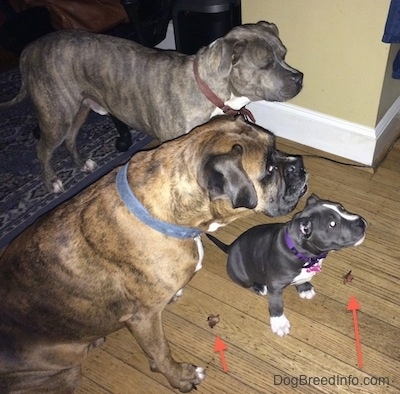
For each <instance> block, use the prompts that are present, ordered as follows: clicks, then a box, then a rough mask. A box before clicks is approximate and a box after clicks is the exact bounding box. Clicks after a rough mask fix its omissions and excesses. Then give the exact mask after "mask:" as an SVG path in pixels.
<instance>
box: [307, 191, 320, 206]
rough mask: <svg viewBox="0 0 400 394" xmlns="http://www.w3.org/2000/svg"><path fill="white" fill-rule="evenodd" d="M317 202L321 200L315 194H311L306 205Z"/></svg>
mask: <svg viewBox="0 0 400 394" xmlns="http://www.w3.org/2000/svg"><path fill="white" fill-rule="evenodd" d="M319 200H321V199H320V198H319V197H318V196H317V195H316V194H314V193H312V194H311V196H310V197H308V199H307V203H306V205H310V204H315V203H316V202H318V201H319Z"/></svg>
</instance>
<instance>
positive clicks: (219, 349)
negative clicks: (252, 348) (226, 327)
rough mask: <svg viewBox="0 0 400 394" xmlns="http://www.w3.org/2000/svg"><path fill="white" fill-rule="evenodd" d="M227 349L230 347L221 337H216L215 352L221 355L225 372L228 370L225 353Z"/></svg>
mask: <svg viewBox="0 0 400 394" xmlns="http://www.w3.org/2000/svg"><path fill="white" fill-rule="evenodd" d="M227 349H228V348H227V346H226V345H225V342H224V341H223V340H222V339H221V338H220V337H217V338H215V344H214V352H219V355H220V357H221V363H222V370H223V371H224V372H228V366H227V365H226V360H225V355H224V350H227Z"/></svg>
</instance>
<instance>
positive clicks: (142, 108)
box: [0, 22, 303, 193]
mask: <svg viewBox="0 0 400 394" xmlns="http://www.w3.org/2000/svg"><path fill="white" fill-rule="evenodd" d="M285 55H286V48H285V47H284V45H283V44H282V42H281V40H280V39H279V35H278V29H277V27H276V26H275V25H274V24H272V23H268V22H258V23H256V24H246V25H242V26H237V27H235V28H234V29H233V30H231V31H230V32H229V33H228V34H227V35H226V36H224V37H221V38H219V39H217V40H216V41H214V42H213V43H212V44H210V45H209V46H207V47H204V48H202V49H200V50H199V51H198V53H197V54H195V55H190V56H188V55H184V54H181V53H178V52H176V51H162V50H156V49H152V48H146V47H143V46H141V45H139V44H137V43H135V42H133V41H130V40H125V39H121V38H117V37H111V36H107V35H104V34H93V33H88V32H82V31H57V32H55V33H51V34H49V35H47V36H44V37H42V38H40V39H38V40H36V41H35V42H33V43H31V44H30V45H29V46H27V47H26V48H25V49H24V51H23V53H22V55H21V58H20V70H21V73H22V86H21V90H20V92H19V94H18V95H17V96H16V97H15V98H14V99H12V100H10V101H8V102H7V103H2V104H0V109H1V108H2V107H3V108H4V107H6V106H9V105H13V104H16V103H18V102H19V101H21V100H22V99H24V98H25V97H26V96H27V95H29V96H30V98H31V99H32V101H33V104H34V106H35V109H36V114H37V119H38V125H39V127H40V130H41V134H40V135H41V138H40V140H39V141H38V145H37V153H38V158H39V161H40V165H41V170H42V174H43V178H44V181H45V184H46V186H47V188H48V189H49V190H50V191H53V192H55V193H57V192H61V191H63V185H62V181H61V180H60V179H59V178H58V176H57V175H56V173H55V171H54V169H53V167H52V165H51V163H50V161H51V157H52V155H53V152H54V150H55V149H56V148H58V147H59V146H60V145H61V144H62V143H63V142H65V144H66V147H67V149H68V150H69V152H70V153H71V155H72V157H73V159H74V162H75V164H76V165H77V166H78V167H80V168H82V170H84V171H92V170H93V169H94V168H95V166H96V163H94V162H93V161H92V160H90V159H88V158H85V157H83V156H82V155H81V153H79V151H78V149H77V147H76V136H77V133H78V131H79V129H80V128H81V126H82V124H83V123H84V122H85V120H86V118H87V116H88V114H89V111H90V110H93V111H95V112H97V113H99V114H101V115H106V114H111V115H113V116H115V117H116V118H117V119H119V120H120V121H122V122H123V123H125V124H126V125H129V126H130V127H132V128H134V129H136V130H140V131H143V132H145V133H148V134H150V135H153V136H154V137H156V138H157V139H159V140H160V141H166V140H170V139H174V138H176V137H178V136H180V135H182V134H185V133H188V132H189V131H190V130H191V129H193V128H194V127H195V126H198V125H200V124H203V123H205V122H206V121H207V120H209V119H210V117H212V116H214V115H217V114H222V112H223V110H226V107H225V106H229V107H230V108H232V109H234V110H239V109H241V108H242V107H243V106H244V105H246V104H248V103H249V102H251V101H258V100H268V101H286V100H289V99H291V98H292V97H294V96H296V95H297V94H298V93H299V92H300V90H301V88H302V82H303V74H302V73H301V72H300V71H298V70H296V69H294V68H292V67H291V66H289V65H288V64H287V63H286V62H285ZM203 92H206V93H203ZM210 92H211V93H210ZM206 94H207V96H208V97H211V96H212V94H214V98H215V97H216V98H217V101H218V100H219V101H220V104H218V103H217V104H216V100H212V99H211V98H208V97H206ZM224 105H225V106H224ZM218 107H220V108H218ZM221 108H222V109H221Z"/></svg>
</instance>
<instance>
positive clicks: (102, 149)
mask: <svg viewBox="0 0 400 394" xmlns="http://www.w3.org/2000/svg"><path fill="white" fill-rule="evenodd" d="M19 85H20V74H19V72H18V71H16V70H13V71H10V72H7V73H4V74H0V101H5V100H7V99H9V98H10V97H12V96H13V95H15V94H16V93H17V91H18V89H19ZM35 126H36V116H35V113H34V109H33V106H32V105H31V103H30V102H29V101H27V102H25V103H23V104H21V105H19V106H15V107H11V108H9V109H7V110H4V111H1V112H0V179H1V182H0V249H1V248H3V247H4V246H6V245H7V244H8V243H9V242H10V241H11V239H12V238H14V237H15V236H16V235H18V234H19V233H20V232H21V231H22V230H24V229H25V228H26V227H28V226H29V225H30V224H31V223H32V222H34V221H35V220H36V219H37V218H38V217H39V216H41V215H42V214H44V213H45V212H47V211H49V210H50V209H52V208H53V207H55V206H57V205H59V204H61V203H62V202H63V201H65V200H67V199H68V198H70V197H72V196H73V195H75V194H77V193H78V192H80V191H81V190H83V189H84V188H85V187H87V186H88V185H89V184H91V183H93V182H94V181H96V180H97V179H99V178H100V177H101V176H103V175H104V174H106V173H107V172H109V171H110V170H111V169H112V168H114V167H116V166H118V165H120V164H122V163H123V162H125V161H126V160H128V159H129V158H130V157H131V156H132V155H133V154H134V153H135V152H137V151H138V150H140V149H142V148H143V147H144V146H145V145H147V144H148V143H149V142H150V141H151V140H152V138H151V137H150V136H147V135H145V134H142V133H140V132H138V131H131V132H130V135H131V138H132V141H133V143H132V145H131V146H130V148H129V149H128V150H127V151H126V152H125V153H120V152H118V151H116V150H115V148H114V144H115V138H116V135H117V133H116V130H115V127H114V125H113V122H112V121H111V120H110V118H109V117H108V116H100V115H97V114H95V113H92V114H90V116H89V118H88V121H87V122H86V123H85V125H84V126H83V127H82V130H81V132H80V133H79V137H78V144H79V146H80V147H81V149H82V150H83V151H84V152H85V154H87V155H89V156H90V157H92V158H93V159H94V160H96V162H97V164H98V168H97V169H96V170H95V171H94V172H93V173H90V174H87V173H83V172H81V171H80V170H79V169H78V168H76V167H74V165H73V163H72V160H71V158H70V155H69V154H68V152H67V150H66V149H65V148H62V147H61V148H60V149H58V152H57V153H56V157H55V162H56V168H57V172H58V174H59V175H60V177H61V178H62V179H63V181H64V187H65V189H66V191H65V193H63V194H61V195H55V194H52V193H48V191H47V189H46V187H45V185H44V183H43V180H42V177H41V174H40V169H39V162H38V160H37V157H36V141H35V138H34V137H33V135H32V129H33V128H34V127H35Z"/></svg>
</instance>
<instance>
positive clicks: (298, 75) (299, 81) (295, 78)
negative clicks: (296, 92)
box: [292, 71, 304, 85]
mask: <svg viewBox="0 0 400 394" xmlns="http://www.w3.org/2000/svg"><path fill="white" fill-rule="evenodd" d="M303 77H304V74H303V73H302V72H300V71H297V72H296V73H294V74H293V76H292V79H293V81H294V82H295V83H296V85H302V84H303Z"/></svg>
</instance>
